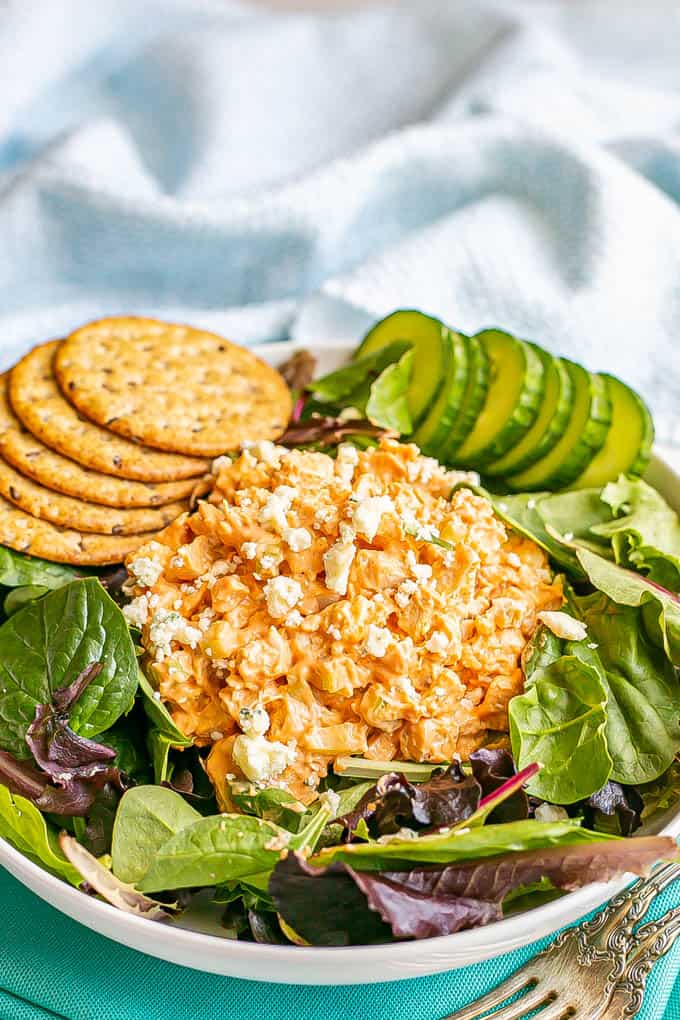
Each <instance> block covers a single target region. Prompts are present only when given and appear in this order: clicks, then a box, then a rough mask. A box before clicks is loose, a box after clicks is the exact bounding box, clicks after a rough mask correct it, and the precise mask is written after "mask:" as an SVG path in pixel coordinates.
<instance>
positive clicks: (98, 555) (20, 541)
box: [0, 496, 151, 567]
mask: <svg viewBox="0 0 680 1020" xmlns="http://www.w3.org/2000/svg"><path fill="white" fill-rule="evenodd" d="M150 537H151V536H150V535H149V534H145V535H121V536H118V535H91V534H90V535H83V534H81V533H80V532H78V531H71V530H69V529H66V528H58V527H57V526H56V525H55V524H51V523H50V522H49V521H41V520H40V518H38V517H32V516H31V514H27V513H24V511H23V510H20V509H19V508H18V507H16V506H13V504H12V503H10V502H8V501H7V500H6V499H3V497H2V496H0V544H1V545H6V546H9V548H10V549H16V551H17V552H23V553H28V554H29V555H30V556H40V557H41V559H44V560H52V561H53V562H54V563H70V564H72V565H73V566H82V567H103V566H106V565H107V564H109V563H122V562H123V560H124V559H125V557H126V556H128V555H129V554H130V553H132V552H134V551H135V549H138V548H139V546H140V545H142V544H143V543H144V542H148V541H149V539H150Z"/></svg>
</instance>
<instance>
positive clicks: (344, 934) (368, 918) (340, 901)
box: [269, 853, 392, 946]
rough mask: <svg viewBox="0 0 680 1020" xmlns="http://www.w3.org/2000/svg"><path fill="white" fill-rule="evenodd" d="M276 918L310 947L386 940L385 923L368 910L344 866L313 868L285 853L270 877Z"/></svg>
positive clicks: (299, 856)
mask: <svg viewBox="0 0 680 1020" xmlns="http://www.w3.org/2000/svg"><path fill="white" fill-rule="evenodd" d="M269 895H270V896H271V898H272V900H273V901H274V906H275V907H276V910H277V912H278V914H279V915H280V916H281V917H282V918H283V919H284V921H285V922H286V924H287V925H288V926H289V927H290V928H292V929H293V931H294V932H296V933H297V934H298V935H299V936H300V937H301V938H302V939H304V940H305V941H306V942H309V943H310V945H313V946H351V945H365V944H367V943H370V942H388V941H390V940H391V937H392V929H391V928H390V926H389V925H387V924H385V922H384V921H382V920H381V918H380V917H379V916H378V914H377V913H375V912H374V911H373V910H371V909H370V907H369V906H368V903H367V900H366V896H365V895H364V893H363V892H362V891H361V889H360V888H359V887H358V886H357V884H356V883H355V882H354V881H353V880H352V877H351V875H350V873H349V871H348V870H347V868H346V867H345V865H344V864H331V865H330V867H328V868H313V867H311V865H309V864H307V862H306V861H305V859H304V857H303V856H302V854H299V853H292V854H290V853H289V854H287V855H286V857H285V858H284V859H283V860H280V861H279V862H278V864H277V865H276V867H275V868H274V870H273V872H272V874H271V878H270V879H269Z"/></svg>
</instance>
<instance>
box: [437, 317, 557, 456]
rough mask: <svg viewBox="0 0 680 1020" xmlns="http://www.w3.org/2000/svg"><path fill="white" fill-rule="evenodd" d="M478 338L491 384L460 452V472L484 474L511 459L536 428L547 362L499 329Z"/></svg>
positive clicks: (480, 334)
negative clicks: (513, 450)
mask: <svg viewBox="0 0 680 1020" xmlns="http://www.w3.org/2000/svg"><path fill="white" fill-rule="evenodd" d="M477 337H478V339H479V341H480V342H481V344H482V346H483V347H484V350H485V351H486V354H487V356H488V358H489V361H490V363H491V381H490V384H489V389H488V392H487V395H486V400H485V402H484V406H483V407H482V410H481V411H480V413H479V416H478V418H477V421H476V422H475V424H474V427H473V429H472V431H471V432H470V434H469V435H468V437H467V439H465V440H464V442H463V443H462V445H461V446H460V447H459V448H458V450H457V451H456V454H455V461H456V464H457V465H459V466H460V467H472V468H482V467H484V465H485V464H491V463H493V461H495V460H498V459H499V457H502V456H503V455H504V454H505V453H507V452H508V450H510V449H511V448H512V447H513V446H515V444H516V443H518V442H519V440H520V439H521V438H522V436H523V435H524V434H525V433H526V432H528V430H529V429H530V428H531V426H532V425H533V423H534V421H535V420H536V416H537V414H538V409H539V407H540V405H541V399H542V397H543V386H544V371H543V362H542V361H541V359H540V358H539V356H538V354H537V353H536V351H535V350H534V348H533V347H532V346H531V344H528V343H526V342H525V341H524V340H518V339H517V338H516V337H514V336H510V334H509V333H503V332H502V331H501V330H499V329H487V330H484V331H483V332H482V333H477Z"/></svg>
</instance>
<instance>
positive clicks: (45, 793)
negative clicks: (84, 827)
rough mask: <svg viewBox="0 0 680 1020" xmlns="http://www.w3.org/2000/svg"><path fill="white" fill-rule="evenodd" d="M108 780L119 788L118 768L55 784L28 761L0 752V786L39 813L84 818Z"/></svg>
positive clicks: (120, 784)
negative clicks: (32, 805)
mask: <svg viewBox="0 0 680 1020" xmlns="http://www.w3.org/2000/svg"><path fill="white" fill-rule="evenodd" d="M109 781H111V782H113V783H115V784H116V785H119V787H122V782H123V781H122V776H121V774H120V773H119V772H118V769H109V770H107V771H106V772H99V773H97V774H96V775H95V776H92V777H90V778H89V779H79V778H77V777H74V778H73V779H71V780H69V781H68V782H66V781H64V782H63V784H62V785H56V784H54V783H52V781H51V780H50V777H49V776H47V775H46V774H45V773H44V772H42V771H41V770H40V769H37V768H36V767H35V766H34V765H32V764H31V763H30V762H29V761H25V760H22V761H19V760H18V759H17V758H15V757H14V756H13V755H11V754H10V753H9V751H0V783H3V784H4V785H5V786H6V787H7V788H8V789H9V790H10V792H11V793H18V794H19V795H20V796H21V797H25V798H26V800H30V801H31V803H32V804H35V806H36V807H37V808H40V810H41V811H47V812H49V813H51V814H55V815H65V816H67V817H81V818H85V817H86V816H87V815H88V814H89V812H90V810H91V808H92V805H93V804H94V802H95V799H96V797H97V793H98V791H99V790H100V789H101V788H102V787H103V786H104V785H105V784H106V783H107V782H109Z"/></svg>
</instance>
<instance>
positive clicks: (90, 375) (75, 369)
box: [0, 318, 291, 566]
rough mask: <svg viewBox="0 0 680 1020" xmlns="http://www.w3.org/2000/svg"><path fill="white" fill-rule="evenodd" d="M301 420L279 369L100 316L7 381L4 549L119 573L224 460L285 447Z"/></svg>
mask: <svg viewBox="0 0 680 1020" xmlns="http://www.w3.org/2000/svg"><path fill="white" fill-rule="evenodd" d="M290 411H291V399H290V393H289V390H288V387H287V386H286V384H285V382H284V380H283V379H282V377H281V376H280V375H279V373H278V372H277V371H276V370H275V369H273V368H271V367H270V366H269V365H266V364H265V363H264V362H262V361H260V360H259V358H256V357H255V355H253V354H252V353H251V352H250V351H247V350H244V349H243V348H241V347H237V346H236V345H235V344H232V343H230V342H229V341H227V340H224V339H223V338H222V337H219V336H215V335H214V334H212V333H205V332H203V331H202V330H198V329H192V328H191V327H189V326H179V325H172V324H169V323H164V322H157V321H156V320H154V319H140V318H111V319H102V320H100V321H97V322H93V323H90V324H89V325H87V326H84V327H82V328H81V329H78V330H76V331H75V333H72V334H71V335H70V336H69V337H67V338H66V339H65V340H53V341H51V342H49V343H46V344H42V345H41V346H39V347H36V348H34V349H33V350H32V351H30V352H29V353H28V354H27V355H26V356H25V357H24V358H22V360H21V361H20V362H19V363H18V364H17V365H15V367H14V368H13V369H12V370H11V371H10V372H8V373H7V374H6V375H5V376H3V377H0V544H3V545H6V546H9V547H10V548H12V549H17V550H19V551H21V552H26V553H29V554H31V555H33V556H40V557H43V558H44V559H49V560H56V561H57V562H61V563H72V564H80V565H89V566H92V565H104V564H108V563H118V562H120V561H121V560H123V559H124V558H125V556H126V555H127V554H128V553H130V552H132V551H134V549H136V548H137V546H139V545H141V544H142V543H143V542H146V541H148V539H149V537H150V534H149V533H153V532H156V531H159V530H160V529H161V528H163V527H165V526H166V525H167V524H169V523H170V521H172V520H174V519H175V518H176V517H177V516H178V515H179V514H180V513H182V512H183V511H184V510H186V509H187V507H188V501H189V497H190V495H191V493H192V491H193V489H194V487H195V485H196V482H197V479H199V478H200V476H202V475H204V474H205V473H206V472H207V471H208V470H209V467H210V460H211V459H212V458H213V457H216V456H219V455H221V454H223V453H225V452H228V451H229V450H233V449H235V448H237V447H238V445H239V444H240V443H241V442H242V441H243V440H244V439H248V440H257V439H275V438H276V437H277V436H279V435H280V434H281V433H282V432H283V430H284V429H285V427H286V424H287V422H288V418H289V416H290Z"/></svg>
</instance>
